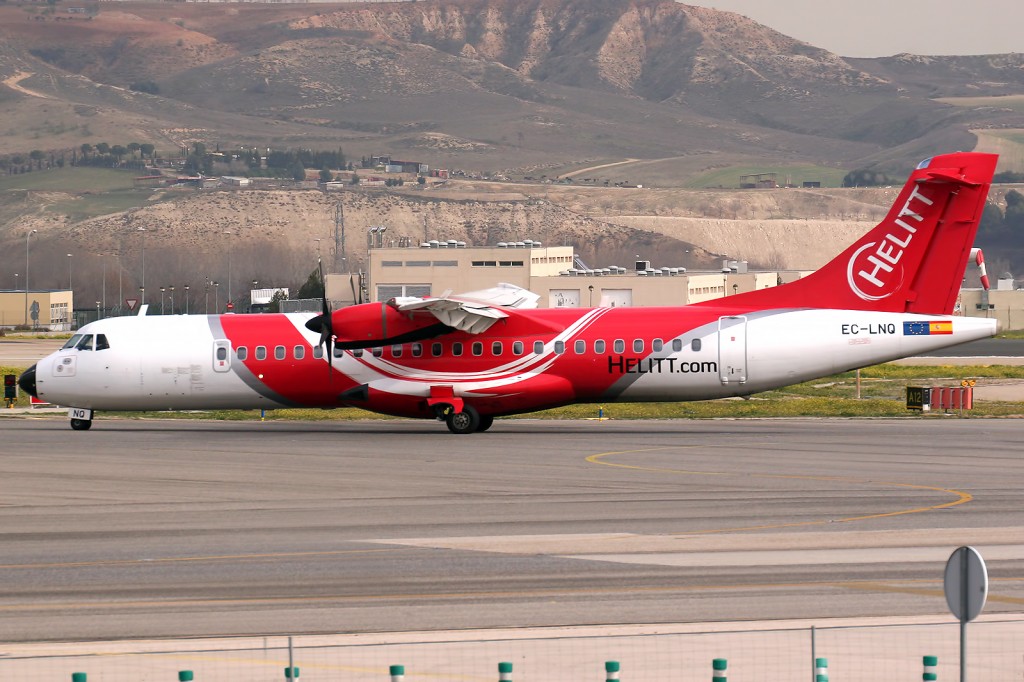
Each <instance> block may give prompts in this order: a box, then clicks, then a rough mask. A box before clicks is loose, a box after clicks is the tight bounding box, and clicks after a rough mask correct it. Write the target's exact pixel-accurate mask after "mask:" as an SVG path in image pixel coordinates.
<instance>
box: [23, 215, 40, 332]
mask: <svg viewBox="0 0 1024 682" xmlns="http://www.w3.org/2000/svg"><path fill="white" fill-rule="evenodd" d="M38 231H39V230H29V233H28V234H26V235H25V326H26V327H27V326H28V246H29V242H30V241H31V239H32V235H34V234H35V233H36V232H38Z"/></svg>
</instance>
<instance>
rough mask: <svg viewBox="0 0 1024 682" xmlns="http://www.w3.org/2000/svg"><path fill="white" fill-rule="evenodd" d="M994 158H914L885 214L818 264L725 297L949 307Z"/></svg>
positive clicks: (810, 304) (864, 306) (784, 304)
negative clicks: (786, 279)
mask: <svg viewBox="0 0 1024 682" xmlns="http://www.w3.org/2000/svg"><path fill="white" fill-rule="evenodd" d="M997 158H998V157H997V156H996V155H995V154H979V153H974V152H961V153H955V154H944V155H942V156H935V157H933V158H931V159H927V160H925V161H923V162H921V164H920V165H919V166H918V167H917V168H916V169H915V170H914V172H913V173H912V174H911V175H910V178H909V179H908V180H907V183H906V185H904V187H903V190H902V191H901V192H900V194H899V197H898V198H897V199H896V202H895V203H894V204H893V206H892V208H891V209H889V213H888V215H886V217H885V219H884V220H883V221H882V222H880V223H879V224H878V225H877V226H876V227H875V228H874V229H872V230H870V231H869V232H868V233H867V234H865V235H864V236H863V237H861V238H860V239H858V240H857V241H856V242H855V243H854V244H853V245H852V246H850V247H849V248H848V249H846V250H845V251H843V253H841V254H840V255H839V256H837V257H836V258H834V259H833V260H832V261H830V262H829V263H827V264H825V265H824V266H823V267H822V268H821V269H820V270H818V271H817V272H815V273H814V274H812V275H810V276H808V277H805V278H803V279H801V280H798V281H796V282H792V283H790V284H786V285H783V286H780V287H776V288H774V289H764V290H761V291H755V292H750V293H749V294H741V295H740V296H738V297H729V298H730V300H729V303H730V304H733V305H736V304H740V305H753V306H756V307H758V308H834V309H852V310H877V311H881V312H895V313H902V312H907V313H922V314H929V315H948V314H950V313H952V312H953V306H954V305H955V303H956V298H957V294H958V292H959V290H960V283H961V281H962V279H963V276H964V270H965V269H966V267H967V260H968V258H969V256H970V254H971V247H972V246H973V244H974V236H975V234H976V233H977V231H978V223H979V221H980V220H981V214H982V210H983V209H984V207H985V199H986V197H987V196H988V190H989V186H990V185H991V183H992V175H993V173H994V172H995V167H996V160H997ZM741 299H742V300H741Z"/></svg>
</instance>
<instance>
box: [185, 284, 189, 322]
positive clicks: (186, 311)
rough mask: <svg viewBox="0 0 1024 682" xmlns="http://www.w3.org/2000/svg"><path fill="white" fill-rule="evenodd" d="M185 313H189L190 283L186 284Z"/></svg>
mask: <svg viewBox="0 0 1024 682" xmlns="http://www.w3.org/2000/svg"><path fill="white" fill-rule="evenodd" d="M185 314H186V315H188V285H187V284H186V285H185Z"/></svg>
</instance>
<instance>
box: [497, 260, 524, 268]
mask: <svg viewBox="0 0 1024 682" xmlns="http://www.w3.org/2000/svg"><path fill="white" fill-rule="evenodd" d="M498 265H499V266H500V267H503V268H521V267H523V261H521V260H503V261H498Z"/></svg>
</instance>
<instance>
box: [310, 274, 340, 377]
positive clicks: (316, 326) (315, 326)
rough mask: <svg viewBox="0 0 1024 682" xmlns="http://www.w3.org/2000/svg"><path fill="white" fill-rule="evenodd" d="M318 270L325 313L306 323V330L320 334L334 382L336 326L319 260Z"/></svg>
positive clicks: (320, 344) (329, 374)
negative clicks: (332, 318) (332, 317)
mask: <svg viewBox="0 0 1024 682" xmlns="http://www.w3.org/2000/svg"><path fill="white" fill-rule="evenodd" d="M317 268H319V271H320V285H321V286H322V287H323V297H322V298H321V299H320V300H321V303H322V306H323V312H322V313H321V314H320V315H317V316H316V317H314V318H312V319H310V320H309V321H308V322H306V329H308V330H309V331H311V332H319V333H320V343H319V346H321V347H322V348H323V349H324V354H325V355H326V356H327V368H328V369H327V371H328V376H329V378H331V379H332V380H333V378H334V371H333V370H334V326H333V324H332V323H331V306H330V304H328V303H327V282H326V280H324V264H323V262H322V261H321V260H320V259H319V258H318V259H317Z"/></svg>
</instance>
